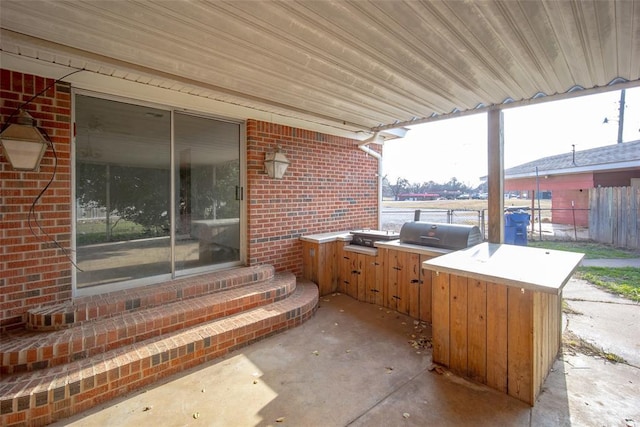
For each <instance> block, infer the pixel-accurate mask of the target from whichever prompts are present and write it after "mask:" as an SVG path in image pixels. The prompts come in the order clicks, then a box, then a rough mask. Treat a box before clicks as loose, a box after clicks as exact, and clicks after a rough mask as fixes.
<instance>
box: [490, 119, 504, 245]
mask: <svg viewBox="0 0 640 427" xmlns="http://www.w3.org/2000/svg"><path fill="white" fill-rule="evenodd" d="M487 121H488V126H487V128H488V141H487V147H488V160H489V162H488V163H489V164H488V186H489V200H488V204H489V206H488V208H489V209H488V211H489V220H488V222H489V236H488V237H489V243H504V132H503V126H502V123H503V113H502V110H500V109H495V110H490V111H489V112H488V114H487Z"/></svg>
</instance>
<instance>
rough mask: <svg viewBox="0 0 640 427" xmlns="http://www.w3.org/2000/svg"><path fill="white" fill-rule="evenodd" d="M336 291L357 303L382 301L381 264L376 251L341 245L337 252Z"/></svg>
mask: <svg viewBox="0 0 640 427" xmlns="http://www.w3.org/2000/svg"><path fill="white" fill-rule="evenodd" d="M338 258H339V263H340V271H339V273H338V280H339V283H338V290H339V291H340V292H342V293H345V294H347V295H349V296H351V297H353V298H355V299H357V300H358V301H367V302H370V303H372V304H378V303H379V302H381V301H382V294H381V291H382V284H381V282H382V274H381V269H382V262H381V260H380V256H379V254H378V250H377V249H374V248H366V247H352V246H349V245H343V246H342V247H341V250H340V251H339V256H338Z"/></svg>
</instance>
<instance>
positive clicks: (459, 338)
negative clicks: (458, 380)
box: [449, 274, 468, 376]
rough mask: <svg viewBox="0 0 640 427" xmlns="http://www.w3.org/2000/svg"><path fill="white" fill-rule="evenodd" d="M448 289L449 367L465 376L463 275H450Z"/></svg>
mask: <svg viewBox="0 0 640 427" xmlns="http://www.w3.org/2000/svg"><path fill="white" fill-rule="evenodd" d="M449 280H450V282H449V283H450V290H449V310H450V311H449V319H450V330H449V354H450V356H449V368H450V369H451V370H452V371H453V372H455V373H458V374H462V375H464V376H467V368H468V347H467V335H468V325H467V314H468V311H467V307H468V300H467V294H468V293H467V282H468V279H467V278H466V277H463V276H458V275H453V274H452V275H450V276H449Z"/></svg>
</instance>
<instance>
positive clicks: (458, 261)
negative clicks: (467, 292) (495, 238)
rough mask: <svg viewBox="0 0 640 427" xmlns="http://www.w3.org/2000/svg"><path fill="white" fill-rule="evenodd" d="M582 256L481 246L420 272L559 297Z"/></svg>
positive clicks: (437, 260)
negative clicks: (444, 274) (484, 281)
mask: <svg viewBox="0 0 640 427" xmlns="http://www.w3.org/2000/svg"><path fill="white" fill-rule="evenodd" d="M583 257H584V254H581V253H576V252H566V251H555V250H549V249H540V248H531V247H527V246H516V245H501V244H496V243H481V244H479V245H476V246H472V247H471V248H467V249H463V250H459V251H455V252H451V253H449V254H446V255H442V256H440V257H437V258H434V259H431V260H428V261H425V262H423V263H422V268H423V269H428V270H434V271H437V272H443V273H453V274H457V275H459V276H463V277H469V278H472V279H477V280H486V281H489V282H493V283H499V284H504V285H507V286H515V287H519V288H523V289H528V290H532V291H540V292H546V293H552V294H556V295H557V294H559V293H560V292H561V290H562V288H563V287H564V285H565V284H566V283H567V282H568V281H569V279H570V278H571V275H572V274H573V273H574V272H575V270H576V268H577V267H578V265H579V264H580V261H582V258H583Z"/></svg>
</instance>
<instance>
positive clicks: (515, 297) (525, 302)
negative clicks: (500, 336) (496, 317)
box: [507, 287, 533, 404]
mask: <svg viewBox="0 0 640 427" xmlns="http://www.w3.org/2000/svg"><path fill="white" fill-rule="evenodd" d="M507 295H508V305H509V312H508V314H507V316H508V320H507V340H508V346H507V372H508V373H509V383H508V393H509V395H510V396H513V397H515V398H517V399H519V400H522V401H524V402H527V403H529V404H533V357H532V354H533V320H532V319H533V292H531V291H527V290H524V289H518V288H511V287H510V288H509V289H508V292H507Z"/></svg>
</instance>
